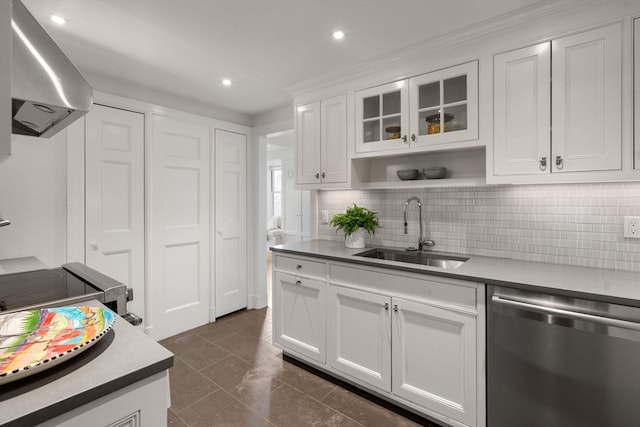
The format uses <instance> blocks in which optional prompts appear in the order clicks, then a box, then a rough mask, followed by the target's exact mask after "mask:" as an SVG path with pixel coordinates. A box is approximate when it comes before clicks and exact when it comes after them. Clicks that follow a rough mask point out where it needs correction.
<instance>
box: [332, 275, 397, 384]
mask: <svg viewBox="0 0 640 427" xmlns="http://www.w3.org/2000/svg"><path fill="white" fill-rule="evenodd" d="M390 306H391V298H390V297H388V296H384V295H378V294H375V293H371V292H363V291H359V290H355V289H348V288H343V287H340V286H333V285H332V286H330V291H329V333H328V340H329V342H328V355H329V357H328V359H329V360H328V364H329V365H330V366H331V367H332V368H334V369H336V370H338V371H340V372H343V373H345V374H347V375H350V376H351V377H353V378H357V379H358V380H360V381H364V382H365V383H367V384H370V385H372V386H375V387H377V388H379V389H381V390H384V391H386V392H389V391H391V316H390V315H389V312H390Z"/></svg>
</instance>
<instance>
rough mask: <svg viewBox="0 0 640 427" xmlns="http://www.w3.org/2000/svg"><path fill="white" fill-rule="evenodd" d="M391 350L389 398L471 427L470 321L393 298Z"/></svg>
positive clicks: (473, 369)
mask: <svg viewBox="0 0 640 427" xmlns="http://www.w3.org/2000/svg"><path fill="white" fill-rule="evenodd" d="M391 347H392V355H391V357H392V360H393V364H392V367H393V369H392V372H391V375H392V378H393V383H392V392H393V394H395V395H396V396H400V397H403V398H405V399H406V400H408V401H410V402H413V403H416V404H418V405H420V406H423V407H425V408H429V409H432V410H433V411H435V412H437V413H440V414H443V415H445V416H447V417H450V418H452V419H454V420H457V421H460V422H462V423H464V424H466V425H474V424H475V423H476V377H477V375H476V362H477V357H476V319H475V315H473V314H466V313H462V312H458V311H454V310H449V309H444V308H440V307H435V306H431V305H429V304H423V303H416V302H413V301H408V300H406V299H403V298H393V334H392V344H391Z"/></svg>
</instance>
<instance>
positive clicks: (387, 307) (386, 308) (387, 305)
mask: <svg viewBox="0 0 640 427" xmlns="http://www.w3.org/2000/svg"><path fill="white" fill-rule="evenodd" d="M384 309H385V310H387V311H389V303H388V302H385V303H384Z"/></svg>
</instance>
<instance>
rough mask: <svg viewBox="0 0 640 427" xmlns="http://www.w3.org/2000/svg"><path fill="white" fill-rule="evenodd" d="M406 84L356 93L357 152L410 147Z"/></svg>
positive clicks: (405, 82)
mask: <svg viewBox="0 0 640 427" xmlns="http://www.w3.org/2000/svg"><path fill="white" fill-rule="evenodd" d="M407 111H408V97H407V81H406V80H403V81H400V82H394V83H389V84H386V85H382V86H376V87H373V88H370V89H365V90H363V91H359V92H356V151H358V152H368V151H378V150H388V149H394V148H406V147H408V138H407V134H408V120H407V114H406V112H407Z"/></svg>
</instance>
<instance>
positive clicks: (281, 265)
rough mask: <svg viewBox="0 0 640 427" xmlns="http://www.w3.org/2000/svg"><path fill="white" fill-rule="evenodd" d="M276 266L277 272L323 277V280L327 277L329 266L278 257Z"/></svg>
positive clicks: (299, 259)
mask: <svg viewBox="0 0 640 427" xmlns="http://www.w3.org/2000/svg"><path fill="white" fill-rule="evenodd" d="M274 265H275V268H276V269H277V270H280V271H286V272H289V273H293V274H300V275H304V276H312V277H321V278H323V279H324V278H325V277H326V276H327V264H326V263H324V262H318V261H311V260H308V259H302V258H293V257H288V256H282V255H276V258H275V264H274Z"/></svg>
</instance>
